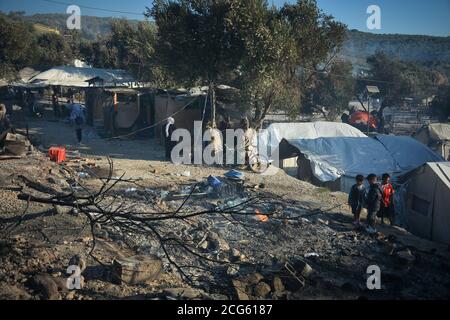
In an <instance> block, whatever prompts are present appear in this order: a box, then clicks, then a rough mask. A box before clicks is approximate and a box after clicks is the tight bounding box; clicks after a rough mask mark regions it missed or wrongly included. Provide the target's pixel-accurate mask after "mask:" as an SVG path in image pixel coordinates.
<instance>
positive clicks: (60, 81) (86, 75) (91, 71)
mask: <svg viewBox="0 0 450 320" xmlns="http://www.w3.org/2000/svg"><path fill="white" fill-rule="evenodd" d="M93 78H99V79H102V80H103V81H104V84H105V85H107V86H128V85H129V83H132V82H134V81H135V80H134V79H133V78H132V77H131V76H129V75H128V74H127V73H126V72H125V71H124V70H114V69H98V68H77V67H70V66H62V67H55V68H52V69H50V70H47V71H44V72H41V73H39V74H38V75H36V76H34V77H33V78H31V79H30V81H29V83H31V84H39V85H50V86H68V87H69V86H70V87H88V86H89V84H88V82H87V81H88V80H91V79H93Z"/></svg>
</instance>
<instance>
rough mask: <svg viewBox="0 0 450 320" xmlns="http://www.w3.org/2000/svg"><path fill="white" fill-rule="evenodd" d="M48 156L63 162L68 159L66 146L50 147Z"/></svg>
mask: <svg viewBox="0 0 450 320" xmlns="http://www.w3.org/2000/svg"><path fill="white" fill-rule="evenodd" d="M48 156H49V157H50V160H51V161H54V162H56V163H58V164H59V163H62V162H64V161H66V148H64V147H51V148H50V149H48Z"/></svg>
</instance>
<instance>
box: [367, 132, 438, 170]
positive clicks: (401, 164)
mask: <svg viewBox="0 0 450 320" xmlns="http://www.w3.org/2000/svg"><path fill="white" fill-rule="evenodd" d="M375 139H377V140H378V141H379V142H381V143H382V144H383V146H384V147H385V148H386V150H387V151H388V152H389V153H390V155H391V156H392V157H393V158H394V160H395V162H396V165H397V170H396V171H399V172H408V171H411V170H414V169H415V168H417V167H419V166H421V165H423V164H424V163H426V162H439V161H444V158H442V157H441V156H440V155H438V154H437V153H436V152H434V151H433V150H431V149H429V148H428V147H427V146H424V145H423V144H421V143H420V142H418V141H416V140H414V139H413V138H411V137H407V136H393V135H378V136H376V137H375Z"/></svg>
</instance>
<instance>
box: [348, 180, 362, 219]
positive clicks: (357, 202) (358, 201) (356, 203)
mask: <svg viewBox="0 0 450 320" xmlns="http://www.w3.org/2000/svg"><path fill="white" fill-rule="evenodd" d="M363 183H364V177H363V176H362V175H357V176H356V184H355V185H353V187H352V188H351V190H350V193H349V195H348V205H349V206H350V207H351V208H352V213H353V217H354V218H355V221H354V223H353V224H354V225H355V226H357V227H358V226H360V224H361V222H360V215H361V210H362V208H363V206H364V196H365V193H366V188H365V187H364V184H363Z"/></svg>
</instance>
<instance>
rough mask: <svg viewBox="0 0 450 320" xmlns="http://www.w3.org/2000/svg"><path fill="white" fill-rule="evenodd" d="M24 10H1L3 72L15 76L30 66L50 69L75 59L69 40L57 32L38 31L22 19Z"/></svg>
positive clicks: (1, 67)
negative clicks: (11, 11) (20, 70)
mask: <svg viewBox="0 0 450 320" xmlns="http://www.w3.org/2000/svg"><path fill="white" fill-rule="evenodd" d="M22 18H23V15H22V14H21V13H11V14H9V15H5V14H2V13H0V24H1V26H2V28H0V43H1V44H2V46H0V73H1V74H2V77H3V78H6V79H12V78H14V77H15V75H16V72H17V71H18V70H19V69H21V68H23V67H27V66H32V67H37V68H48V67H51V66H55V65H61V64H65V63H68V62H69V61H70V60H71V59H73V58H75V52H73V51H72V50H71V47H70V43H69V42H68V41H67V40H66V39H65V38H64V36H63V35H61V34H58V33H56V32H54V31H49V32H43V29H42V28H40V29H38V30H36V29H35V28H34V25H33V24H31V23H27V22H24V21H23V19H22Z"/></svg>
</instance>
